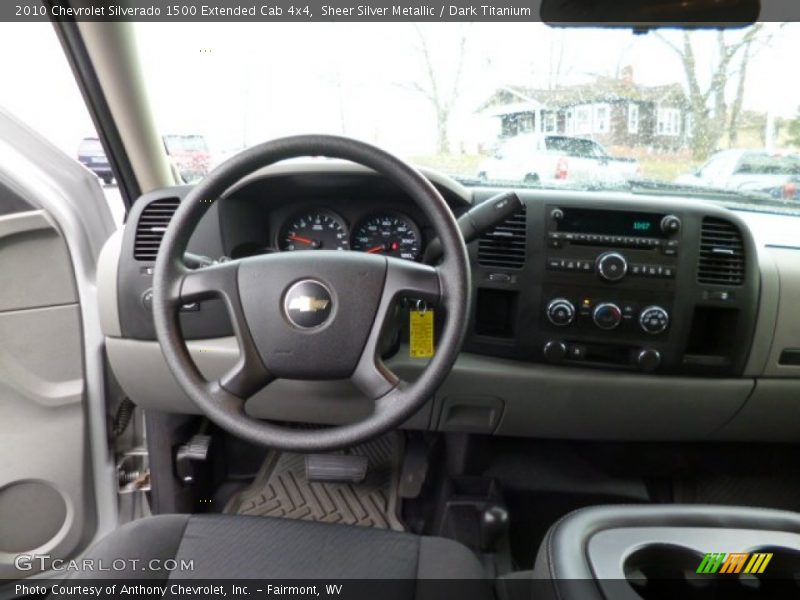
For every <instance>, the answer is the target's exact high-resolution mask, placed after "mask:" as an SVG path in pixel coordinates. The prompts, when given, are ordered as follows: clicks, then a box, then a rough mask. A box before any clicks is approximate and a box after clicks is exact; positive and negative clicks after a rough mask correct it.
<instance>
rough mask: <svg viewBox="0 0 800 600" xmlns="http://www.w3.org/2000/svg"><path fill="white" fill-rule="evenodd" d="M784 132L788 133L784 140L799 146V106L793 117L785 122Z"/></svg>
mask: <svg viewBox="0 0 800 600" xmlns="http://www.w3.org/2000/svg"><path fill="white" fill-rule="evenodd" d="M786 132H787V134H788V136H787V139H786V142H787V143H788V144H789V145H791V146H795V147H800V106H798V107H797V114H796V115H795V117H794V119H792V120H791V121H789V122H788V123H787V125H786Z"/></svg>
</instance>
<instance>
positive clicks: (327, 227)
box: [278, 210, 349, 250]
mask: <svg viewBox="0 0 800 600" xmlns="http://www.w3.org/2000/svg"><path fill="white" fill-rule="evenodd" d="M278 247H279V248H280V249H281V250H348V249H349V240H348V238H347V225H345V223H344V221H343V220H342V219H341V217H339V216H338V215H337V214H335V213H333V212H330V211H325V210H315V211H310V212H308V213H301V214H299V215H298V216H297V217H295V218H294V219H293V220H291V221H289V222H288V223H287V224H286V225H284V226H283V227H282V228H281V233H280V235H279V237H278Z"/></svg>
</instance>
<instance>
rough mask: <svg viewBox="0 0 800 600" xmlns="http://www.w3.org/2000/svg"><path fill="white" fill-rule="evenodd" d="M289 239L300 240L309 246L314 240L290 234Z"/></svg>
mask: <svg viewBox="0 0 800 600" xmlns="http://www.w3.org/2000/svg"><path fill="white" fill-rule="evenodd" d="M289 239H290V240H292V241H293V242H300V243H302V244H308V245H309V246H312V245H313V244H314V240H310V239H308V238H304V237H300V236H299V235H290V236H289Z"/></svg>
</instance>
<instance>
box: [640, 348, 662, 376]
mask: <svg viewBox="0 0 800 600" xmlns="http://www.w3.org/2000/svg"><path fill="white" fill-rule="evenodd" d="M660 364H661V354H659V352H658V350H653V349H652V348H642V349H641V350H640V351H639V354H637V355H636V366H637V367H639V369H641V370H642V371H646V372H648V373H649V372H651V371H655V370H656V369H657V368H658V366H659V365H660Z"/></svg>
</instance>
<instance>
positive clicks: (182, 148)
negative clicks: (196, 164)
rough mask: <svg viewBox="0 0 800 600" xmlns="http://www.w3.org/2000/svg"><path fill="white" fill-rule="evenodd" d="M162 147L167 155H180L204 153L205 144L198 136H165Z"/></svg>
mask: <svg viewBox="0 0 800 600" xmlns="http://www.w3.org/2000/svg"><path fill="white" fill-rule="evenodd" d="M164 145H165V146H166V148H167V154H181V153H185V152H205V151H206V150H207V148H206V142H205V140H204V139H203V137H202V136H199V135H165V136H164Z"/></svg>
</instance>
